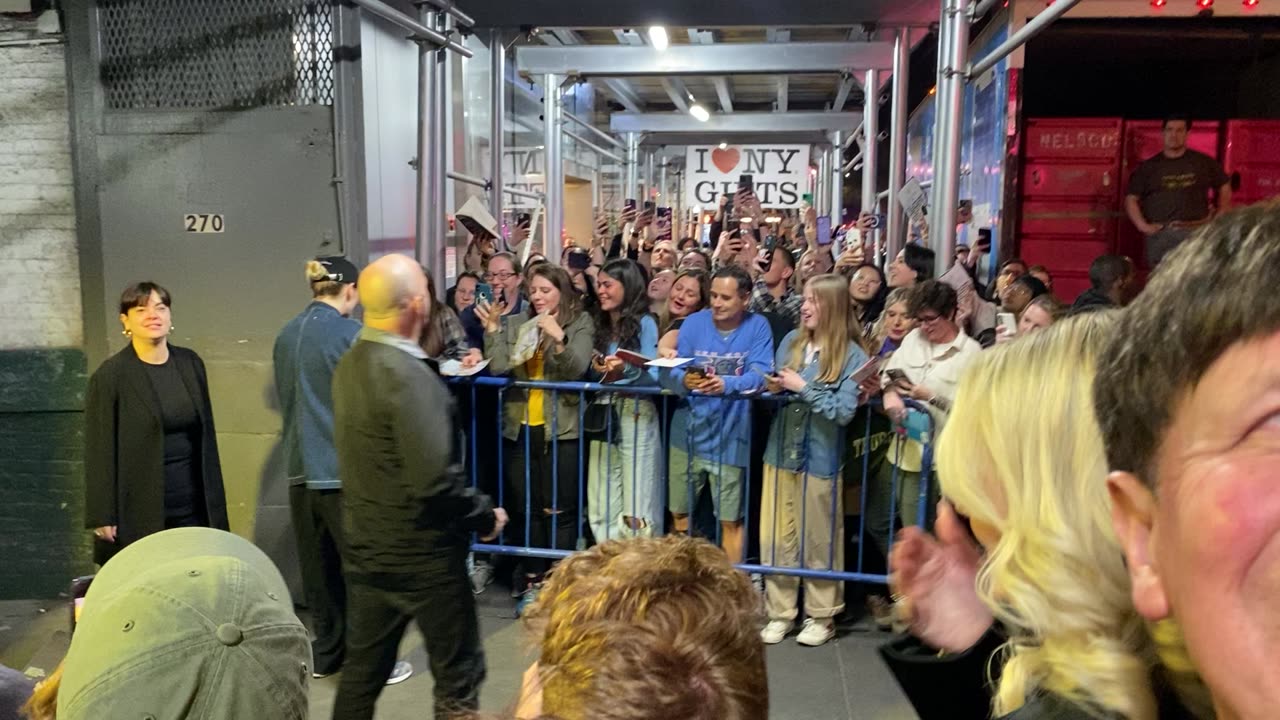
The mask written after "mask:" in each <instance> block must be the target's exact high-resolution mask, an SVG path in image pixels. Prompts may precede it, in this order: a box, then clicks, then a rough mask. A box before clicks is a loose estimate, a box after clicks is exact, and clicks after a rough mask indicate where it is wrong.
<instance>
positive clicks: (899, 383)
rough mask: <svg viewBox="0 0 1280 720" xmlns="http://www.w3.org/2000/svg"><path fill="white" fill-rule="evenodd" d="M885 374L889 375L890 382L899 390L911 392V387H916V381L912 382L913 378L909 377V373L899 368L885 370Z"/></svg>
mask: <svg viewBox="0 0 1280 720" xmlns="http://www.w3.org/2000/svg"><path fill="white" fill-rule="evenodd" d="M885 375H887V376H889V382H890V383H891V384H892V385H893V386H894V388H895V389H897V390H898V391H899V392H904V393H909V392H911V388H912V387H914V383H912V382H911V378H909V377H907V374H906V373H904V372H902V371H901V370H899V369H898V368H891V369H889V370H887V371H885Z"/></svg>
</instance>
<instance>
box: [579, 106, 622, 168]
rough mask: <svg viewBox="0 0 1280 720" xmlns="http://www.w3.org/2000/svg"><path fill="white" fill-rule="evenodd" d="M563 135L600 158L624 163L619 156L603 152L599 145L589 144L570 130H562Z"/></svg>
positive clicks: (589, 142)
mask: <svg viewBox="0 0 1280 720" xmlns="http://www.w3.org/2000/svg"><path fill="white" fill-rule="evenodd" d="M566 117H568V116H567V115H566ZM564 134H565V135H568V136H569V137H571V138H573V139H574V140H576V141H578V142H579V143H580V144H582V145H585V146H587V147H588V148H590V149H591V151H592V152H594V153H595V154H597V155H599V156H601V157H606V158H609V159H610V160H612V161H614V162H616V163H622V162H624V161H623V159H622V156H621V155H618V154H617V153H612V152H609V151H608V150H605V149H604V148H602V147H600V146H599V145H597V144H595V143H593V142H591V141H590V140H588V139H586V138H584V137H582V136H581V135H579V134H578V133H576V132H574V131H572V130H570V129H568V128H564Z"/></svg>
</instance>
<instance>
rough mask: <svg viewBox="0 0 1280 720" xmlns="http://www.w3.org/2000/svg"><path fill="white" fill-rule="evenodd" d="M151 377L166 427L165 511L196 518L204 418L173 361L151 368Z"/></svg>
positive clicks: (198, 504) (200, 497)
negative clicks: (201, 434) (202, 419)
mask: <svg viewBox="0 0 1280 720" xmlns="http://www.w3.org/2000/svg"><path fill="white" fill-rule="evenodd" d="M146 367H147V377H149V378H150V379H151V387H152V388H154V389H155V391H156V398H157V399H158V400H159V401H160V415H161V423H162V425H163V427H164V509H165V515H166V516H169V517H174V516H187V515H191V514H193V513H194V512H195V511H196V510H197V509H198V508H199V506H200V504H201V502H200V501H201V500H202V495H200V494H197V493H200V483H199V477H200V475H199V472H198V467H199V466H198V465H197V464H196V455H197V449H198V448H199V445H200V415H199V414H198V413H197V412H196V404H195V400H194V399H192V397H191V393H189V392H188V391H187V386H186V384H185V383H183V382H182V375H180V374H179V373H178V368H176V367H175V366H174V364H173V359H172V358H170V359H169V360H166V361H165V362H164V363H162V364H160V365H150V364H148V365H147V366H146Z"/></svg>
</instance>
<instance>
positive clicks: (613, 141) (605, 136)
mask: <svg viewBox="0 0 1280 720" xmlns="http://www.w3.org/2000/svg"><path fill="white" fill-rule="evenodd" d="M564 119H565V120H568V121H569V122H571V123H573V124H575V125H578V126H580V127H583V128H586V129H587V130H588V131H589V132H591V133H594V134H595V135H596V136H597V137H599V138H600V139H601V140H603V141H605V142H607V143H609V144H610V145H612V146H614V147H616V148H619V149H625V148H626V147H627V145H626V143H624V142H622V141H621V140H619V139H618V138H616V137H614V136H612V135H610V134H609V133H607V132H605V131H603V130H601V129H600V128H598V127H596V126H595V125H592V124H591V123H589V122H587V121H586V120H583V119H582V118H580V117H578V116H577V115H574V114H573V113H571V112H569V111H568V110H566V111H564Z"/></svg>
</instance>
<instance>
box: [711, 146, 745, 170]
mask: <svg viewBox="0 0 1280 720" xmlns="http://www.w3.org/2000/svg"><path fill="white" fill-rule="evenodd" d="M741 158H742V154H741V153H739V152H738V148H728V149H725V150H721V149H720V148H716V149H715V150H712V151H711V164H713V165H715V166H716V167H718V168H720V172H722V173H728V172H729V171H730V170H733V169H734V168H736V167H738V160H740V159H741Z"/></svg>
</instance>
